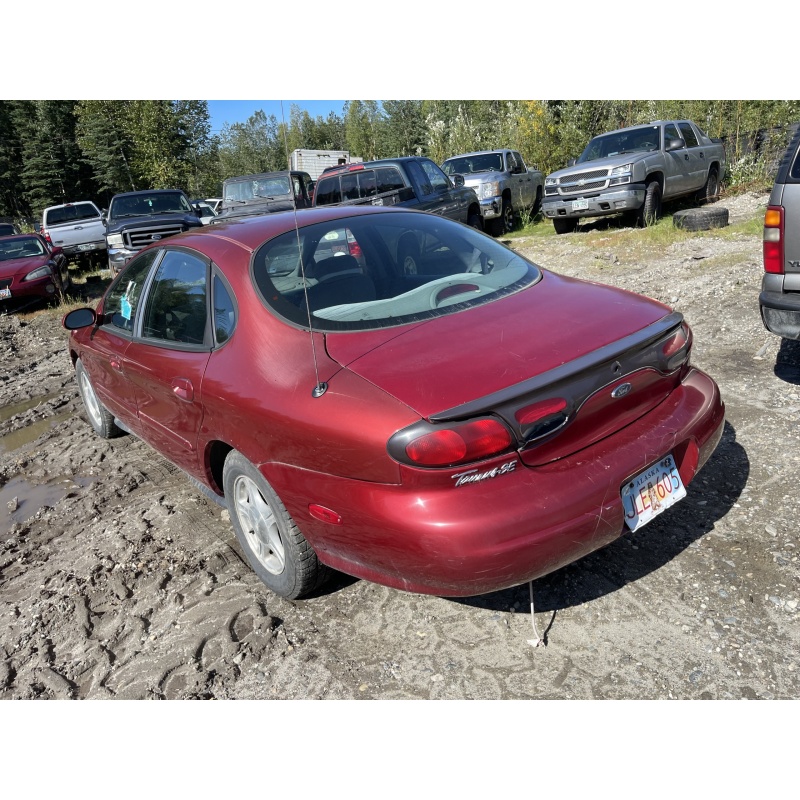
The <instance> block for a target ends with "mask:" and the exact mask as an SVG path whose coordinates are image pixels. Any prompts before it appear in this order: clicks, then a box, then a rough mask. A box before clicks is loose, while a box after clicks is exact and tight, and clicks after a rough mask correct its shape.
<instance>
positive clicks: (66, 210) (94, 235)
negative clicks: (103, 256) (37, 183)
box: [42, 200, 106, 258]
mask: <svg viewBox="0 0 800 800" xmlns="http://www.w3.org/2000/svg"><path fill="white" fill-rule="evenodd" d="M42 236H44V238H45V239H46V240H47V241H48V242H49V243H50V244H51V245H52V246H53V247H60V248H61V250H62V252H63V253H64V255H65V256H67V257H68V258H72V257H75V256H81V255H85V256H91V255H93V254H96V253H97V252H98V251H100V250H105V249H106V226H105V225H104V224H103V218H102V214H101V213H100V209H99V208H98V207H97V206H96V205H95V204H94V203H93V202H92V201H91V200H80V201H76V202H74V203H64V204H62V205H59V206H49V207H48V208H46V209H45V210H44V211H43V212H42Z"/></svg>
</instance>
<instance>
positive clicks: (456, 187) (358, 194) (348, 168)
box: [314, 156, 483, 230]
mask: <svg viewBox="0 0 800 800" xmlns="http://www.w3.org/2000/svg"><path fill="white" fill-rule="evenodd" d="M331 205H373V206H405V207H407V208H415V209H418V210H420V211H430V212H431V213H433V214H440V215H441V216H443V217H449V218H450V219H454V220H456V221H458V222H463V223H465V224H467V225H471V226H472V227H473V228H480V229H481V230H483V217H481V205H480V202H479V201H478V195H477V194H475V190H474V189H470V188H468V187H466V186H465V185H464V178H463V176H461V175H456V176H455V178H454V180H452V181H451V180H450V178H448V177H447V175H445V174H444V172H442V170H441V169H440V168H439V167H438V166H437V165H436V164H434V163H433V161H431V160H430V159H429V158H417V157H411V156H406V157H403V158H383V159H381V160H380V161H365V162H364V163H360V164H345V165H342V166H340V167H331V168H329V169H327V170H325V172H323V173H322V175H320V177H319V178H318V180H317V185H316V187H315V189H314V206H315V207H316V206H331Z"/></svg>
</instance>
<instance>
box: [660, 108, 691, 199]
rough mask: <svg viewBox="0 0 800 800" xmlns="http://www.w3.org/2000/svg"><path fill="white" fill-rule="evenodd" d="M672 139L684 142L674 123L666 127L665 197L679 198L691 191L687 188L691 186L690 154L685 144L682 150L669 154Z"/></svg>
mask: <svg viewBox="0 0 800 800" xmlns="http://www.w3.org/2000/svg"><path fill="white" fill-rule="evenodd" d="M670 139H680V140H681V141H683V137H682V136H681V134H680V132H679V131H678V126H677V125H676V124H675V123H674V122H670V123H668V124H667V125H665V126H664V143H663V148H664V197H677V196H678V195H681V194H685V193H686V192H687V191H689V190H688V189H687V188H686V187H687V186H688V185H689V174H690V165H689V152H688V150H687V149H686V143H685V142H684V144H683V147H681V148H680V149H678V150H670V151H668V152H667V150H666V147H667V142H668V141H669V140H670Z"/></svg>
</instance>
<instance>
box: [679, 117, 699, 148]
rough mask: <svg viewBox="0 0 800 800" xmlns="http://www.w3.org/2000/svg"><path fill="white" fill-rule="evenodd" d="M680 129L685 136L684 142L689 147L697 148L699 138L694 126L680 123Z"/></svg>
mask: <svg viewBox="0 0 800 800" xmlns="http://www.w3.org/2000/svg"><path fill="white" fill-rule="evenodd" d="M678 127H679V128H680V129H681V133H682V134H683V141H684V142H686V146H687V147H697V144H698V142H697V137H696V136H695V135H694V131H693V130H692V126H691V125H690V124H689V123H688V122H679V123H678Z"/></svg>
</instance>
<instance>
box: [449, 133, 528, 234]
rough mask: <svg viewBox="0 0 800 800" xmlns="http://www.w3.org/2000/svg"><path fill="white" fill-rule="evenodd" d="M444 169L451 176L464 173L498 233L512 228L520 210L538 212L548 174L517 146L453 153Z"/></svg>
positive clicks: (485, 217) (488, 222)
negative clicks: (531, 164) (533, 165)
mask: <svg viewBox="0 0 800 800" xmlns="http://www.w3.org/2000/svg"><path fill="white" fill-rule="evenodd" d="M442 172H444V174H445V175H448V176H449V177H451V178H453V177H455V176H456V175H463V176H464V183H465V185H466V186H469V187H471V188H472V189H474V190H475V193H476V194H477V195H478V199H479V200H480V201H481V216H482V217H483V221H484V224H485V225H486V229H487V230H488V231H489V232H490V233H491V234H493V235H494V236H501V235H502V234H504V233H507V232H508V231H510V230H511V229H512V228H513V227H514V219H515V215H516V214H517V213H518V212H519V211H529V212H531V213H532V214H535V213H536V212H537V211H538V210H539V206H540V205H541V202H542V186H543V185H544V175H542V173H541V172H539V170H538V169H531V168H530V167H528V166H527V165H526V164H525V161H524V160H523V158H522V156H521V155H520V154H519V153H518V152H517V151H516V150H506V149H503V148H500V149H497V150H481V151H480V152H476V153H463V154H462V155H459V156H452V157H451V158H448V159H447V161H445V162H444V164H442Z"/></svg>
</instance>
